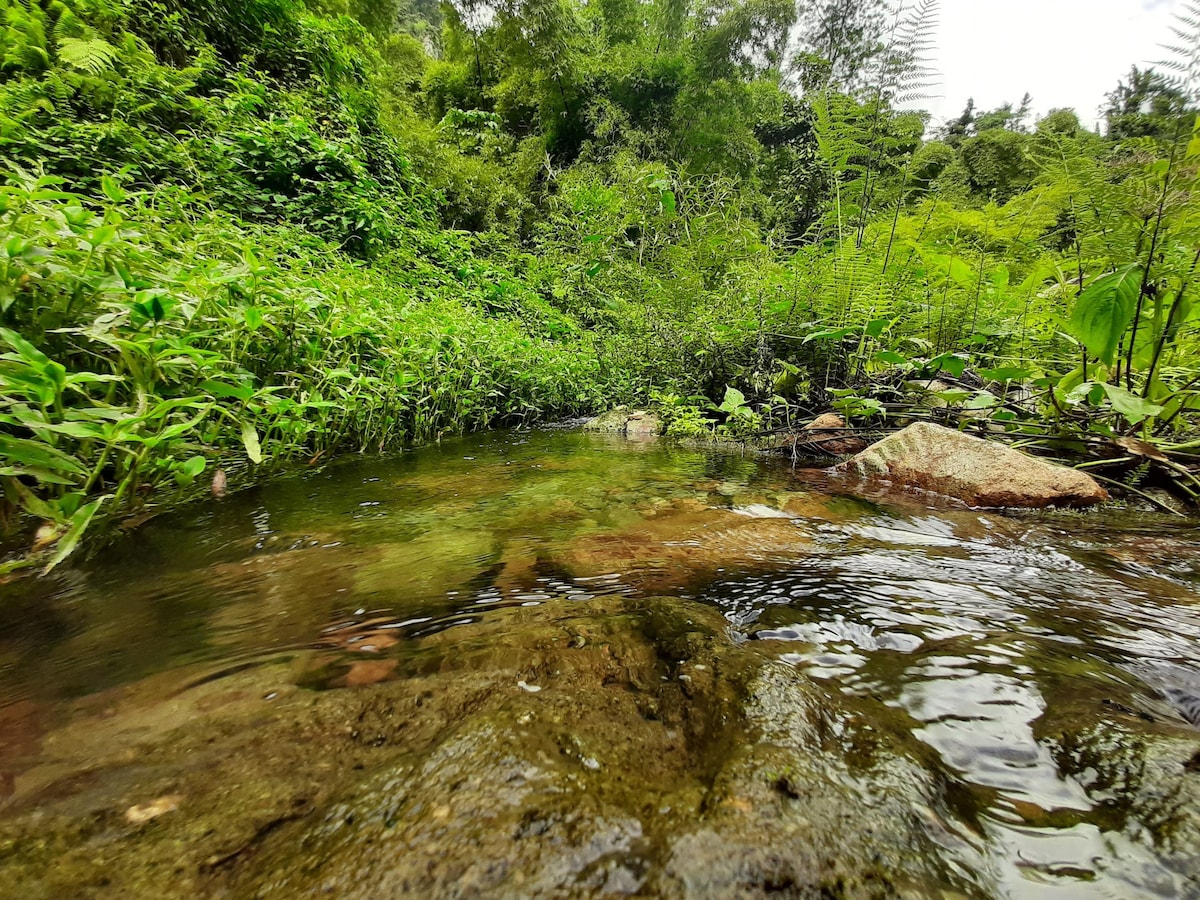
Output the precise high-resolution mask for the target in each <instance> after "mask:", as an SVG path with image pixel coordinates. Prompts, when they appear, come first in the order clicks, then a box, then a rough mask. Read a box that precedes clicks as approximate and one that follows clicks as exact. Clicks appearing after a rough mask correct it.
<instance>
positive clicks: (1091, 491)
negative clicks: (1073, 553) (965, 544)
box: [831, 422, 1108, 507]
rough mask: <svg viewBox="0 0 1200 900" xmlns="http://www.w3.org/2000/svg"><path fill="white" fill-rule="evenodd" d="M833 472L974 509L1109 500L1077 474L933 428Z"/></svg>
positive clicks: (892, 438) (908, 432) (900, 435)
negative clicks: (929, 493)
mask: <svg viewBox="0 0 1200 900" xmlns="http://www.w3.org/2000/svg"><path fill="white" fill-rule="evenodd" d="M831 471H832V472H834V473H835V474H840V475H848V476H857V477H861V478H866V479H870V480H876V479H882V480H886V481H890V482H892V483H894V484H899V485H902V486H905V487H912V488H919V489H922V490H926V491H933V492H934V493H938V494H944V495H946V496H948V497H954V498H957V499H959V500H962V501H963V502H964V503H967V504H968V505H970V506H1017V507H1044V506H1089V505H1091V504H1093V503H1099V502H1100V501H1101V500H1106V499H1108V494H1107V492H1106V491H1105V490H1104V488H1102V487H1100V485H1099V484H1097V483H1096V481H1095V479H1093V478H1092V477H1091V476H1089V475H1086V474H1085V473H1083V472H1080V471H1078V470H1077V469H1068V468H1067V467H1065V466H1059V465H1054V464H1053V463H1048V462H1045V461H1043V460H1040V459H1035V458H1033V457H1031V456H1026V455H1025V454H1024V453H1020V452H1018V451H1016V450H1013V449H1011V448H1009V447H1005V446H1003V445H1001V444H997V443H992V442H990V441H985V440H981V439H980V438H977V437H971V436H970V435H966V434H962V433H961V432H958V431H953V430H951V429H949V428H943V427H942V426H940V425H933V424H930V423H928V422H918V423H916V424H914V425H909V426H908V427H907V428H905V429H904V430H903V431H900V432H897V433H896V434H893V435H889V436H888V437H886V438H884V439H883V440H882V441H879V443H877V444H875V445H873V446H872V447H870V448H869V449H867V450H864V451H863V452H862V453H859V454H858V455H857V456H855V457H853V458H852V459H849V460H847V461H846V462H844V463H841V464H839V465H837V466H835V467H834V468H833V469H832V470H831Z"/></svg>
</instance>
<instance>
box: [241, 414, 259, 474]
mask: <svg viewBox="0 0 1200 900" xmlns="http://www.w3.org/2000/svg"><path fill="white" fill-rule="evenodd" d="M242 444H243V445H245V447H246V455H247V456H248V457H250V462H252V463H254V464H256V465H257V464H258V463H260V462H262V447H261V446H259V443H258V431H256V430H255V428H254V424H253V423H251V422H243V423H242Z"/></svg>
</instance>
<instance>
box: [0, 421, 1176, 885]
mask: <svg viewBox="0 0 1200 900" xmlns="http://www.w3.org/2000/svg"><path fill="white" fill-rule="evenodd" d="M1198 726H1200V528H1198V527H1197V526H1196V525H1195V524H1193V523H1190V522H1189V523H1185V522H1183V521H1182V520H1179V519H1174V520H1172V519H1168V518H1165V517H1163V516H1159V515H1152V514H1148V513H1133V512H1130V511H1128V510H1123V509H1119V508H1102V509H1097V510H1093V511H1090V512H1087V513H1070V512H1038V513H1020V514H1017V513H1002V512H997V511H991V510H987V511H985V510H971V509H965V508H962V507H956V506H955V505H953V504H952V503H951V502H949V501H945V502H942V501H939V500H938V499H936V498H933V497H930V496H920V497H918V496H915V495H904V494H902V493H870V494H868V495H866V496H861V495H860V496H853V495H851V494H850V493H848V491H847V486H846V485H844V484H841V483H839V482H837V481H836V480H831V479H830V478H829V477H828V476H825V475H824V474H822V473H820V472H812V471H800V470H793V468H792V467H791V465H790V461H789V460H786V459H782V458H776V457H765V456H760V455H755V454H752V453H747V454H744V455H741V454H737V453H729V452H723V451H717V450H703V449H695V448H687V447H678V446H673V445H671V444H670V443H668V442H665V441H661V440H659V441H655V440H646V441H636V440H633V439H628V440H627V439H625V438H622V437H615V436H609V435H598V434H586V433H582V432H580V431H578V430H574V429H568V428H561V429H553V428H552V429H545V430H535V431H520V432H517V431H506V432H493V433H487V434H482V435H476V436H472V437H467V438H462V439H454V440H447V441H444V442H443V443H441V444H440V445H437V446H433V447H428V448H423V449H419V450H415V451H411V452H404V453H400V454H396V455H393V456H390V457H385V458H378V457H374V458H353V459H350V458H347V459H342V460H339V461H338V462H336V463H334V464H331V465H329V466H327V467H325V468H322V469H319V470H313V471H311V472H306V473H303V474H299V475H295V476H290V477H284V478H280V479H278V480H276V481H274V482H271V483H268V484H265V485H263V486H261V487H257V488H252V489H248V490H245V491H241V492H238V493H236V494H234V495H231V496H229V497H227V498H226V499H224V500H221V501H216V500H213V501H207V502H204V503H201V504H197V505H195V506H193V507H189V508H187V509H185V510H183V511H181V512H178V513H173V514H169V515H164V516H161V517H160V518H157V519H154V520H152V521H151V522H149V523H147V524H145V525H142V526H141V527H140V528H137V529H136V530H132V531H130V532H129V533H128V534H126V535H124V536H122V537H121V538H119V539H118V540H117V541H116V542H115V543H114V544H113V545H111V546H110V547H108V548H106V549H105V550H104V551H103V552H102V553H100V554H98V555H97V556H96V557H95V558H93V559H91V560H89V561H86V562H83V561H81V562H79V563H77V564H74V565H70V566H66V565H65V566H63V567H62V568H61V569H60V570H57V571H55V572H54V573H53V574H52V575H51V576H48V577H46V578H23V579H16V580H12V581H10V582H9V583H7V584H2V585H0V896H2V897H13V898H43V897H44V898H61V897H116V896H125V897H175V896H179V897H194V896H215V897H298V896H317V895H319V896H335V897H372V898H376V897H393V896H417V897H593V896H630V895H633V896H661V897H722V898H724V897H758V896H764V895H766V894H779V895H782V896H785V897H788V896H792V897H913V898H916V897H937V898H955V897H1013V898H1042V897H1046V898H1076V897H1081V898H1088V897H1180V898H1185V897H1200V731H1198V730H1197V729H1198Z"/></svg>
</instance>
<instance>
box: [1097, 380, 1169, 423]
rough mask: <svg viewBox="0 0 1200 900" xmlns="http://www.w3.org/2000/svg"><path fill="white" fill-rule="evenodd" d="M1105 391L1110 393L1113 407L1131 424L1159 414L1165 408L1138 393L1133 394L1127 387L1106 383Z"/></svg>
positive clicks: (1109, 396) (1109, 398) (1109, 397)
mask: <svg viewBox="0 0 1200 900" xmlns="http://www.w3.org/2000/svg"><path fill="white" fill-rule="evenodd" d="M1104 391H1105V393H1107V394H1108V400H1109V402H1110V403H1112V405H1113V409H1115V410H1116V411H1117V412H1119V413H1120V414H1121V415H1123V416H1124V417H1125V418H1126V419H1127V420H1128V421H1129V424H1130V425H1136V424H1137V423H1138V422H1140V421H1142V420H1143V419H1145V418H1148V417H1150V416H1157V415H1158V414H1159V413H1161V412H1162V411H1163V408H1162V407H1161V406H1159V405H1158V404H1157V403H1151V402H1150V401H1149V400H1143V399H1142V398H1141V397H1139V396H1137V394H1131V393H1130V392H1129V391H1127V390H1125V388H1122V387H1117V386H1116V385H1114V384H1105V385H1104Z"/></svg>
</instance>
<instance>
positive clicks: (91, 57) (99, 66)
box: [58, 37, 120, 75]
mask: <svg viewBox="0 0 1200 900" xmlns="http://www.w3.org/2000/svg"><path fill="white" fill-rule="evenodd" d="M119 55H120V51H119V50H117V48H116V47H114V46H113V45H112V44H110V43H109V42H108V41H106V40H103V39H101V38H91V39H80V38H70V37H60V38H59V39H58V58H59V60H61V61H62V62H64V63H66V64H67V65H68V66H71V67H72V68H74V69H80V70H81V71H84V72H89V73H91V74H92V75H100V74H103V73H104V72H107V71H108V70H109V69H111V68H112V67H113V65H114V64H115V63H116V61H117V58H118V56H119Z"/></svg>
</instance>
